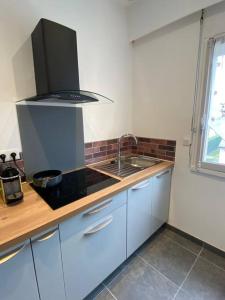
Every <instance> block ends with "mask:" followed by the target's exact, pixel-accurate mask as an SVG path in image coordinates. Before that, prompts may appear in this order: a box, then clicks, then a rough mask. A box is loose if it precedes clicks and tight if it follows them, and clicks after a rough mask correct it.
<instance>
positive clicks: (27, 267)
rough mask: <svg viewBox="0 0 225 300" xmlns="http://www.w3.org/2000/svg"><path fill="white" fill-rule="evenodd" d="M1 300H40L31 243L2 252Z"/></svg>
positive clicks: (0, 262)
mask: <svg viewBox="0 0 225 300" xmlns="http://www.w3.org/2000/svg"><path fill="white" fill-rule="evenodd" d="M0 299H1V300H39V294H38V287H37V282H36V277H35V270H34V264H33V258H32V252H31V247H30V241H26V242H25V243H23V244H20V245H17V246H16V247H13V248H11V249H9V250H7V252H0Z"/></svg>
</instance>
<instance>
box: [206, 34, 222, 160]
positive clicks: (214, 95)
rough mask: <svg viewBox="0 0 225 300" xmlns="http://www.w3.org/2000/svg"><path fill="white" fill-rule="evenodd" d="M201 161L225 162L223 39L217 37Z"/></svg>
mask: <svg viewBox="0 0 225 300" xmlns="http://www.w3.org/2000/svg"><path fill="white" fill-rule="evenodd" d="M211 60H212V61H211V62H210V63H211V68H210V74H209V76H210V82H209V89H208V99H206V100H207V103H206V114H205V118H204V119H205V120H204V123H205V130H204V133H205V134H204V136H203V139H204V141H203V149H202V151H203V153H202V161H203V162H206V163H213V164H225V40H224V39H222V38H221V39H218V40H216V42H215V45H214V51H213V56H212V58H211Z"/></svg>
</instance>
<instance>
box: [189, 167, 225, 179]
mask: <svg viewBox="0 0 225 300" xmlns="http://www.w3.org/2000/svg"><path fill="white" fill-rule="evenodd" d="M191 172H193V173H197V174H202V175H208V176H213V177H219V178H224V179H225V173H224V172H219V171H213V170H209V169H203V168H197V167H196V166H192V167H191Z"/></svg>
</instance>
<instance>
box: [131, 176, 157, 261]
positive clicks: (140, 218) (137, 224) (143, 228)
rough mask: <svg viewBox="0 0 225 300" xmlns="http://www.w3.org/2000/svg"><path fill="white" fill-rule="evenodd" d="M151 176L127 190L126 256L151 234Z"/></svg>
mask: <svg viewBox="0 0 225 300" xmlns="http://www.w3.org/2000/svg"><path fill="white" fill-rule="evenodd" d="M152 183H153V182H152V178H150V179H147V180H144V181H142V182H141V183H139V184H137V185H135V186H133V187H131V188H130V189H129V190H128V202H127V257H129V256H130V255H131V254H132V253H133V252H134V251H135V250H137V248H139V247H140V246H141V245H142V244H143V243H144V242H145V241H146V240H147V239H148V238H149V237H150V236H151V234H152V223H151V205H152V204H151V203H152V189H153V184H152Z"/></svg>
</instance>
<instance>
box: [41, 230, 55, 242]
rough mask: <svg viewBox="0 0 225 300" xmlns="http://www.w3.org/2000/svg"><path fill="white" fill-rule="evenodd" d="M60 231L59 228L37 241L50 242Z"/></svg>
mask: <svg viewBox="0 0 225 300" xmlns="http://www.w3.org/2000/svg"><path fill="white" fill-rule="evenodd" d="M57 231H58V228H57V229H55V230H53V231H51V232H48V233H47V234H45V235H43V236H42V237H40V238H38V239H37V240H36V241H37V242H44V241H47V240H49V239H50V238H52V237H53V236H54V235H55V234H56V232H57Z"/></svg>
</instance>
